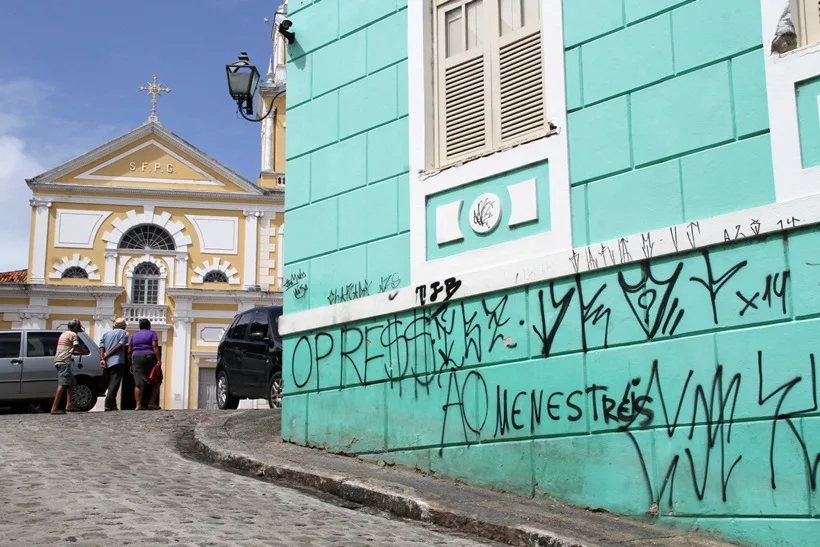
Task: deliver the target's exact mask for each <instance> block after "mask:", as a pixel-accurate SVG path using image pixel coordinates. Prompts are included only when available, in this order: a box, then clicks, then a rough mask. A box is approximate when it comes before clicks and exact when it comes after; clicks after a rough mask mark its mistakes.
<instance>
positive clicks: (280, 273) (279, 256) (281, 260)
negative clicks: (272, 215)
mask: <svg viewBox="0 0 820 547" xmlns="http://www.w3.org/2000/svg"><path fill="white" fill-rule="evenodd" d="M284 276H285V223H284V222H282V225H281V226H279V233H278V234H277V235H276V288H277V289H278V290H280V291H281V290H282V289H283V288H284V287H283V285H284V281H285V277H284Z"/></svg>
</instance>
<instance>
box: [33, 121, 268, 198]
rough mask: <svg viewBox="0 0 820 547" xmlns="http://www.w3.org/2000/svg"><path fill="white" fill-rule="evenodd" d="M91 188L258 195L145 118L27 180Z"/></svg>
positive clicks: (252, 187) (246, 183)
mask: <svg viewBox="0 0 820 547" xmlns="http://www.w3.org/2000/svg"><path fill="white" fill-rule="evenodd" d="M28 183H29V185H31V186H32V187H36V186H42V185H50V184H60V185H63V184H65V185H72V186H74V187H88V186H93V187H95V189H99V188H100V187H103V188H111V189H112V190H115V189H117V188H128V189H130V190H131V191H133V190H134V189H140V188H144V189H146V190H172V191H182V192H186V191H187V192H197V191H198V192H230V193H251V194H260V193H262V190H260V189H259V187H258V186H256V185H255V184H253V183H251V182H250V181H248V180H246V179H244V178H242V177H241V176H239V175H238V174H236V173H235V172H233V171H232V170H230V169H228V168H227V167H225V166H223V165H222V164H220V163H219V162H217V161H216V160H214V159H213V158H211V157H209V156H208V155H206V154H204V153H203V152H201V151H199V150H198V149H196V148H195V147H193V146H192V145H190V144H189V143H187V142H186V141H184V140H182V139H181V138H179V137H178V136H176V135H175V134H173V133H171V132H170V131H168V130H167V129H165V128H163V127H162V126H161V125H159V124H158V123H154V122H149V123H147V124H145V125H143V126H142V127H139V128H137V129H135V130H134V131H131V132H129V133H127V134H125V135H123V136H122V137H119V138H117V139H114V140H113V141H111V142H109V143H107V144H105V145H103V146H101V147H99V148H97V149H95V150H92V151H91V152H88V153H87V154H83V155H82V156H80V157H78V158H75V159H73V160H71V161H69V162H67V163H65V164H63V165H61V166H59V167H57V168H55V169H52V170H51V171H48V172H46V173H43V174H42V175H39V176H37V177H35V178H33V179H29V180H28Z"/></svg>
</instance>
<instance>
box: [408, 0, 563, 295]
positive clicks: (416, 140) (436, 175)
mask: <svg viewBox="0 0 820 547" xmlns="http://www.w3.org/2000/svg"><path fill="white" fill-rule="evenodd" d="M490 1H492V0H490ZM435 5H436V0H414V1H412V2H409V3H408V7H407V10H408V13H407V19H408V71H409V73H410V74H414V75H421V77H413V78H409V81H408V85H409V90H408V110H409V130H410V135H409V139H410V141H409V142H410V150H409V153H410V158H409V160H410V184H409V186H410V207H409V209H410V277H411V282H412V284H413V285H419V284H423V283H426V282H428V281H433V280H436V279H442V278H446V277H451V276H453V275H458V274H461V273H466V272H472V271H478V270H484V269H490V268H494V267H497V266H502V265H506V264H514V263H517V262H522V261H527V260H531V259H534V258H538V257H541V256H546V255H549V254H551V253H554V252H556V251H559V250H563V249H570V248H572V220H571V211H570V184H569V155H568V148H567V132H566V127H567V111H566V110H567V109H566V90H565V73H564V29H563V23H562V22H563V9H562V6H561V2H555V1H552V0H549V1H547V0H542V4H541V24H542V37H543V38H542V39H543V48H544V50H543V54H544V74H545V81H544V91H545V100H544V102H545V108H546V120H547V122H549V123H552V124H553V125H554V126H555V127H556V129H555V131H554V132H553V133H552V134H550V135H549V136H546V137H543V138H539V139H537V140H533V141H530V142H527V143H525V144H521V145H519V146H516V147H512V148H509V149H506V150H503V149H502V150H501V151H498V152H495V153H491V154H489V155H486V156H483V157H480V158H477V159H474V160H471V161H468V162H466V163H463V164H458V165H454V166H451V167H448V168H446V169H442V170H439V171H435V170H432V169H433V166H434V165H435V158H436V139H435V130H436V120H435V118H434V116H433V113H434V110H435V101H434V94H435V91H436V90H435V89H434V85H433V82H434V81H435V70H436V68H435V63H431V62H430V59H433V55H434V52H433V49H434V48H433V32H434V30H435V24H434V19H433V17H434V16H435V13H436V12H435V10H434V7H435ZM542 161H548V162H549V192H550V200H549V201H550V230H549V231H548V232H543V233H540V234H537V235H533V236H529V237H525V238H521V239H518V240H514V241H510V242H507V243H502V244H499V245H494V246H492V247H485V248H481V249H476V250H473V251H467V252H464V253H460V254H457V255H454V256H450V257H446V258H441V259H438V260H431V261H428V260H427V233H426V203H427V199H428V196H430V195H432V194H437V193H439V192H443V191H445V190H449V189H451V188H455V187H458V186H464V185H467V184H470V183H472V182H475V181H477V180H480V179H484V178H487V177H492V176H496V175H500V174H503V173H505V172H508V171H512V170H514V169H517V168H519V167H523V166H526V165H530V164H533V163H537V162H542Z"/></svg>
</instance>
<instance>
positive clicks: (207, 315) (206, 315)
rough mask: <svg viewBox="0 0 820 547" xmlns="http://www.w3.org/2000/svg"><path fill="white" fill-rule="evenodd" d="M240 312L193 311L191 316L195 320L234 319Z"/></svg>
mask: <svg viewBox="0 0 820 547" xmlns="http://www.w3.org/2000/svg"><path fill="white" fill-rule="evenodd" d="M239 311H240V310H237V311H230V310H193V311H191V315H192V316H193V318H194V319H233V318H234V317H236V314H237V313H239Z"/></svg>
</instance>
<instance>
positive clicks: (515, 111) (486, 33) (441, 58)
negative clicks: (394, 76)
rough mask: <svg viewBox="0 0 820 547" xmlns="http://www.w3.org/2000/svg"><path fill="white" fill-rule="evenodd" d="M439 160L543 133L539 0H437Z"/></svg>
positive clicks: (443, 162)
mask: <svg viewBox="0 0 820 547" xmlns="http://www.w3.org/2000/svg"><path fill="white" fill-rule="evenodd" d="M435 36H436V59H437V66H436V78H437V80H436V89H437V93H436V117H437V123H436V128H437V135H436V139H437V147H436V149H437V160H438V161H437V163H438V165H439V166H446V165H448V164H452V163H456V162H459V161H464V160H466V159H469V158H471V157H475V156H480V155H482V154H486V153H488V152H492V151H494V150H497V149H499V148H504V147H507V146H511V145H514V144H517V143H519V142H523V141H526V140H531V139H533V138H536V137H539V136H542V135H544V134H545V131H546V126H547V124H546V122H545V114H544V113H545V104H544V73H543V62H544V60H543V45H542V37H541V0H437V8H436V35H435Z"/></svg>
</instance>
